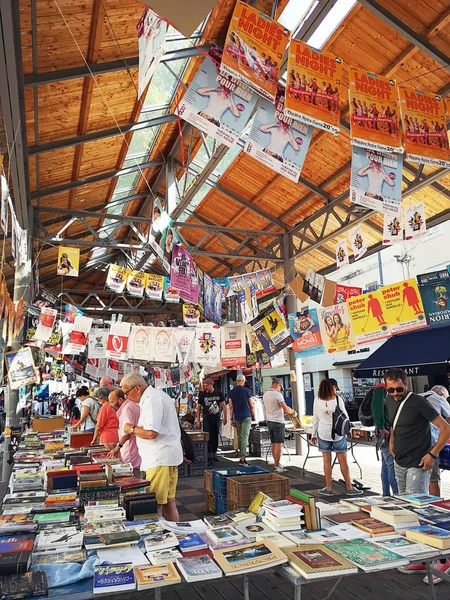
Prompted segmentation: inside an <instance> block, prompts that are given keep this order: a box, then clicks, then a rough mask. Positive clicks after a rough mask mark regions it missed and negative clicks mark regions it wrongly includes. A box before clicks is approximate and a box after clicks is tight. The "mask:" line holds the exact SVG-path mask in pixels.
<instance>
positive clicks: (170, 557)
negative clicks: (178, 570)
mask: <svg viewBox="0 0 450 600" xmlns="http://www.w3.org/2000/svg"><path fill="white" fill-rule="evenodd" d="M147 558H148V560H149V561H150V562H151V563H152V565H161V564H164V563H167V562H175V561H176V560H177V558H182V554H181V552H179V550H177V549H176V548H166V549H165V550H154V551H153V552H147Z"/></svg>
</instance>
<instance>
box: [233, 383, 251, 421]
mask: <svg viewBox="0 0 450 600" xmlns="http://www.w3.org/2000/svg"><path fill="white" fill-rule="evenodd" d="M228 396H229V398H230V400H231V401H232V403H233V417H234V420H235V421H243V420H244V419H247V418H250V417H251V416H252V413H251V410H250V404H249V400H250V398H251V397H252V393H251V391H250V390H249V389H248V388H246V387H244V386H243V385H237V386H236V387H234V388H233V389H232V390H231V392H230V393H229V394H228Z"/></svg>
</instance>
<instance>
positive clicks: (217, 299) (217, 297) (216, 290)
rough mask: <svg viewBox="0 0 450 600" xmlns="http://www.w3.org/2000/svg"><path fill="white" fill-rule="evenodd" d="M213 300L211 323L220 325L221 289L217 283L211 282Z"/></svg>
mask: <svg viewBox="0 0 450 600" xmlns="http://www.w3.org/2000/svg"><path fill="white" fill-rule="evenodd" d="M213 299H214V313H213V322H214V323H217V325H221V324H222V288H221V287H220V285H219V284H218V283H215V282H214V281H213Z"/></svg>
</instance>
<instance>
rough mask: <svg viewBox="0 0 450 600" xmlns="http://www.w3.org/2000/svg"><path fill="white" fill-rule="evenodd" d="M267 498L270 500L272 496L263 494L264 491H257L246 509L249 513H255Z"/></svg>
mask: <svg viewBox="0 0 450 600" xmlns="http://www.w3.org/2000/svg"><path fill="white" fill-rule="evenodd" d="M267 500H272V498H269V496H268V495H267V494H265V493H264V492H258V493H257V494H256V496H255V497H254V498H253V500H252V501H251V502H250V506H249V507H248V510H249V511H250V512H251V513H253V514H254V515H257V514H258V513H259V511H260V509H261V506H262V505H263V504H264V502H266V501H267Z"/></svg>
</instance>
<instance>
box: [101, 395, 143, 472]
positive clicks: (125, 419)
mask: <svg viewBox="0 0 450 600" xmlns="http://www.w3.org/2000/svg"><path fill="white" fill-rule="evenodd" d="M108 401H109V403H110V405H111V408H112V409H113V410H114V411H115V413H116V416H117V418H118V419H119V432H118V433H119V443H118V444H117V446H116V447H115V448H113V450H111V452H110V453H109V454H108V458H117V457H118V456H120V460H121V461H122V462H123V463H130V464H131V466H132V467H133V470H134V476H135V477H140V474H141V471H140V467H141V457H140V456H139V452H138V447H137V444H136V437H135V436H134V435H131V434H130V433H128V434H126V433H125V432H124V430H123V429H124V426H125V424H126V423H131V424H132V425H137V424H138V422H139V417H140V414H141V411H140V409H139V404H134V403H133V402H131V400H128V399H127V398H125V394H124V393H123V391H122V390H121V389H120V388H115V389H113V390H112V392H110V393H109V396H108Z"/></svg>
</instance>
